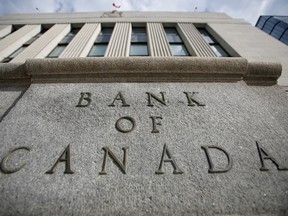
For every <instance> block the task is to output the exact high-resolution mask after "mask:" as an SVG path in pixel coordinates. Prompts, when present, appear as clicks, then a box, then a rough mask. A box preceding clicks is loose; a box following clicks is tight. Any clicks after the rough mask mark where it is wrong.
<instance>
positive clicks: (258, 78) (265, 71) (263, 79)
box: [243, 62, 282, 85]
mask: <svg viewBox="0 0 288 216" xmlns="http://www.w3.org/2000/svg"><path fill="white" fill-rule="evenodd" d="M281 72H282V65H281V64H280V63H278V62H249V64H248V70H247V73H246V74H245V76H244V77H243V79H244V81H245V82H246V83H247V84H248V85H275V84H277V79H278V78H279V77H280V76H281Z"/></svg>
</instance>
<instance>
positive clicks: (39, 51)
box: [11, 24, 71, 63]
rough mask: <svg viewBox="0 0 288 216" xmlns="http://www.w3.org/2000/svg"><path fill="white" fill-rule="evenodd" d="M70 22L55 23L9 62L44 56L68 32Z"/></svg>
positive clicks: (19, 61)
mask: <svg viewBox="0 0 288 216" xmlns="http://www.w3.org/2000/svg"><path fill="white" fill-rule="evenodd" d="M70 29H71V27H70V24H55V25H54V26H53V27H52V28H50V29H49V30H48V31H47V32H45V33H44V34H43V35H42V36H41V37H40V38H38V39H37V40H36V41H34V42H33V43H32V44H31V45H30V46H28V47H27V48H26V49H25V50H23V52H21V53H20V54H19V55H17V56H16V57H15V58H14V59H13V60H12V61H11V63H21V62H25V60H26V59H28V58H45V57H46V56H47V55H48V54H49V53H50V52H51V51H52V50H53V49H54V48H55V47H56V46H57V44H58V43H59V42H60V41H61V40H62V38H63V37H64V36H65V35H67V34H68V33H69V32H70Z"/></svg>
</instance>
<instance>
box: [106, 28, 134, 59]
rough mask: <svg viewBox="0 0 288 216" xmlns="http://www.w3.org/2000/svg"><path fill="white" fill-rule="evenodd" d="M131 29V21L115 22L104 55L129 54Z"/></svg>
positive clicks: (118, 55) (121, 55)
mask: <svg viewBox="0 0 288 216" xmlns="http://www.w3.org/2000/svg"><path fill="white" fill-rule="evenodd" d="M131 31H132V27H131V23H116V25H115V27H114V30H113V32H112V36H111V39H110V42H109V44H108V47H107V50H106V53H105V57H124V56H129V49H130V41H131Z"/></svg>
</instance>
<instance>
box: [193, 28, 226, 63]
mask: <svg viewBox="0 0 288 216" xmlns="http://www.w3.org/2000/svg"><path fill="white" fill-rule="evenodd" d="M198 31H199V32H200V34H201V35H202V37H203V39H204V40H205V41H206V42H207V43H208V44H209V45H210V47H211V49H212V50H213V52H214V53H215V54H216V56H218V57H228V56H229V55H228V53H227V52H226V51H225V50H224V49H223V48H222V47H221V45H220V44H219V43H218V42H217V41H216V40H215V39H214V38H213V37H212V36H211V35H210V34H209V32H208V31H206V29H204V28H198Z"/></svg>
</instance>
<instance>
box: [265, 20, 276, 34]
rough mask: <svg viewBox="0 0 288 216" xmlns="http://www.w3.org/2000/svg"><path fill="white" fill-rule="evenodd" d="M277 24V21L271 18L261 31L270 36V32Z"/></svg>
mask: <svg viewBox="0 0 288 216" xmlns="http://www.w3.org/2000/svg"><path fill="white" fill-rule="evenodd" d="M279 22H280V21H279V20H277V19H274V18H271V19H269V20H268V21H267V22H266V23H265V25H264V26H263V28H262V29H263V31H264V32H266V33H268V34H270V33H271V31H272V30H273V29H274V27H275V25H277V24H278V23H279Z"/></svg>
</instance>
